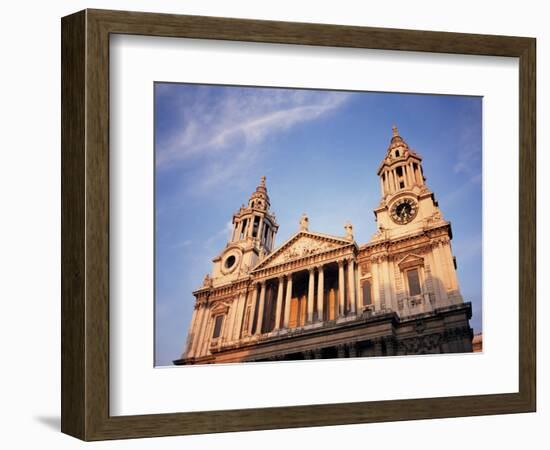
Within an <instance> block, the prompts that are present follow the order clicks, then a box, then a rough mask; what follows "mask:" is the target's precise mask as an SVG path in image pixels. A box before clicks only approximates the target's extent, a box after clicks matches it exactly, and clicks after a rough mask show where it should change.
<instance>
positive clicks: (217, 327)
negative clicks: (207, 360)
mask: <svg viewBox="0 0 550 450" xmlns="http://www.w3.org/2000/svg"><path fill="white" fill-rule="evenodd" d="M222 324H223V316H216V322H214V334H213V335H212V337H213V338H214V339H216V338H218V337H220V334H221V332H222Z"/></svg>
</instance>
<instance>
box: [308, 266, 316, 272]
mask: <svg viewBox="0 0 550 450" xmlns="http://www.w3.org/2000/svg"><path fill="white" fill-rule="evenodd" d="M315 269H316V266H313V267H308V268H307V271H308V272H309V273H310V274H311V273H313V272H315Z"/></svg>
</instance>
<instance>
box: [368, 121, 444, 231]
mask: <svg viewBox="0 0 550 450" xmlns="http://www.w3.org/2000/svg"><path fill="white" fill-rule="evenodd" d="M377 175H378V176H379V178H380V188H381V191H382V198H381V200H380V204H379V205H378V207H377V208H376V209H375V210H374V214H375V216H376V222H377V224H378V229H379V230H383V231H384V232H385V233H386V234H389V236H388V237H391V236H397V235H400V234H404V233H410V232H412V231H414V230H415V229H418V228H422V224H423V222H424V221H425V220H426V219H427V218H429V217H433V216H434V215H436V216H438V217H441V212H440V210H439V206H438V204H437V202H436V200H435V197H434V194H433V193H432V191H431V190H430V189H429V188H428V186H427V185H426V178H425V177H424V172H423V169H422V157H421V156H420V155H419V154H418V153H417V152H416V151H414V150H413V149H411V148H410V147H409V145H408V144H407V143H406V142H405V140H404V139H403V138H402V137H401V136H400V134H399V131H398V130H397V127H396V126H393V127H392V138H391V141H390V145H389V146H388V149H387V151H386V156H385V157H384V159H383V160H382V163H381V164H380V166H379V167H378V172H377Z"/></svg>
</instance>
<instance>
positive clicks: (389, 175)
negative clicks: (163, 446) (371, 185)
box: [380, 161, 424, 194]
mask: <svg viewBox="0 0 550 450" xmlns="http://www.w3.org/2000/svg"><path fill="white" fill-rule="evenodd" d="M398 168H401V170H402V174H403V175H402V176H399V175H398V174H397V169H398ZM399 181H403V182H404V183H405V186H404V187H405V188H411V187H412V186H414V185H418V186H422V185H423V184H424V180H423V175H422V172H421V170H420V165H419V164H417V163H416V162H414V161H408V162H407V163H404V164H401V165H398V166H395V167H393V168H392V169H388V170H386V171H385V172H384V176H383V177H380V184H381V187H382V192H384V193H385V194H392V193H394V192H397V191H398V190H400V189H401V188H400V186H399Z"/></svg>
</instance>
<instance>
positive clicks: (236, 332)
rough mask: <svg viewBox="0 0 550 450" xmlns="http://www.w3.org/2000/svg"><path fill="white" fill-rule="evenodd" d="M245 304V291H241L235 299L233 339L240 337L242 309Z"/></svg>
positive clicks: (243, 309)
mask: <svg viewBox="0 0 550 450" xmlns="http://www.w3.org/2000/svg"><path fill="white" fill-rule="evenodd" d="M245 306H246V293H242V294H241V295H240V296H239V300H238V301H237V312H236V314H237V315H236V317H235V321H234V323H233V339H240V337H241V328H242V325H243V318H244V311H245Z"/></svg>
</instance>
